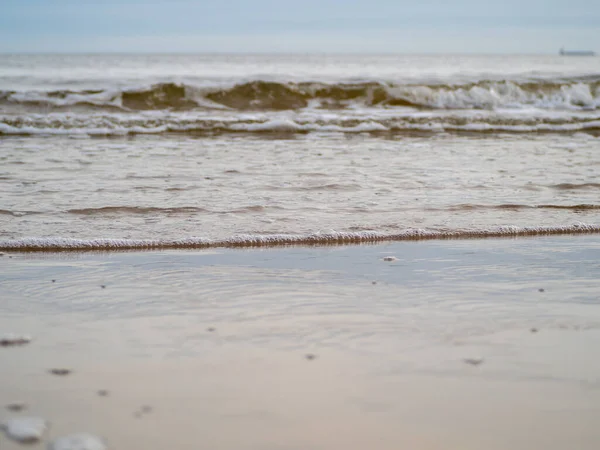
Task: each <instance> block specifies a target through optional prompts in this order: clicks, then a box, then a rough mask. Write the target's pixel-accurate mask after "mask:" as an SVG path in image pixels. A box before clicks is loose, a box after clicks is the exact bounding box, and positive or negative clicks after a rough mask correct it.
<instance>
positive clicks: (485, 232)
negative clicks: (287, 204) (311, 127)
mask: <svg viewBox="0 0 600 450" xmlns="http://www.w3.org/2000/svg"><path fill="white" fill-rule="evenodd" d="M590 233H600V225H594V224H585V223H581V222H578V223H574V224H572V225H565V226H552V227H548V226H539V227H518V226H512V225H507V226H498V227H493V228H485V229H476V228H474V229H456V230H431V229H419V228H409V229H406V230H403V231H400V232H398V233H392V234H389V233H381V232H378V231H360V232H341V231H329V232H316V233H310V234H273V235H260V234H258V235H244V234H243V235H236V236H233V237H231V238H229V239H207V238H200V237H189V238H181V239H137V240H136V239H72V238H23V239H14V240H2V241H0V250H9V251H24V252H28V251H86V250H151V249H177V248H181V249H185V248H217V247H261V246H265V247H267V246H281V245H328V244H350V243H366V242H383V241H409V240H434V239H467V238H489V237H518V236H541V235H561V234H590Z"/></svg>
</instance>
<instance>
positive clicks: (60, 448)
mask: <svg viewBox="0 0 600 450" xmlns="http://www.w3.org/2000/svg"><path fill="white" fill-rule="evenodd" d="M107 449H108V447H107V446H106V443H105V442H104V440H103V439H101V438H99V437H98V436H94V435H93V434H89V433H77V434H70V435H68V436H63V437H61V438H58V439H56V440H55V441H54V442H51V443H50V444H48V450H107Z"/></svg>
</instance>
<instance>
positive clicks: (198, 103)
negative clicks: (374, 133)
mask: <svg viewBox="0 0 600 450" xmlns="http://www.w3.org/2000/svg"><path fill="white" fill-rule="evenodd" d="M355 104H362V105H367V106H382V107H410V108H418V109H494V108H524V107H535V108H540V109H550V110H551V109H569V110H573V109H574V110H594V109H598V108H600V77H587V78H584V79H581V78H574V79H563V80H554V81H548V80H544V81H537V82H536V81H528V82H517V81H509V80H507V81H492V80H482V81H478V82H473V83H467V84H396V83H391V82H390V83H386V82H381V81H365V82H358V83H349V82H340V83H323V82H275V81H265V80H255V81H250V82H246V83H240V84H235V85H233V86H212V87H197V86H192V85H186V84H176V83H158V84H154V85H151V86H140V87H138V88H127V89H114V88H111V89H97V90H82V91H74V90H59V91H0V105H2V106H3V107H4V108H7V107H10V106H21V107H29V108H34V109H37V110H40V111H47V110H71V109H74V108H83V109H92V110H102V109H106V110H110V111H114V110H120V111H151V110H175V111H182V110H190V109H197V108H220V109H232V110H241V111H264V110H275V111H282V110H298V109H303V108H307V107H315V106H316V107H319V108H323V109H343V108H348V107H352V106H353V105H355Z"/></svg>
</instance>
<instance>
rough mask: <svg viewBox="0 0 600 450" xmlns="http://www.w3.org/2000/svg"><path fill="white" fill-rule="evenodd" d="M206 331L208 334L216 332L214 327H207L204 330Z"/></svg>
mask: <svg viewBox="0 0 600 450" xmlns="http://www.w3.org/2000/svg"><path fill="white" fill-rule="evenodd" d="M206 331H208V332H209V333H214V332H215V331H217V329H216V328H214V327H209V328H207V329H206Z"/></svg>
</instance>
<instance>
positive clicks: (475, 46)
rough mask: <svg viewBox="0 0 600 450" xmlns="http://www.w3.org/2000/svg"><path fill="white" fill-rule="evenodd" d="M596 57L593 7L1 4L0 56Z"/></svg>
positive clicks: (256, 1)
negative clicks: (576, 53) (561, 53)
mask: <svg viewBox="0 0 600 450" xmlns="http://www.w3.org/2000/svg"><path fill="white" fill-rule="evenodd" d="M561 46H565V47H566V48H569V49H586V50H587V49H591V50H597V51H600V1H598V0H593V1H592V0H570V1H568V2H567V1H564V0H561V1H558V0H543V1H542V0H521V1H519V0H496V1H495V2H489V1H488V2H486V1H485V0H478V1H477V0H457V1H454V2H452V1H442V0H423V1H417V0H413V1H410V2H409V1H403V0H396V1H393V0H368V1H367V0H354V1H353V0H346V1H342V0H296V1H286V0H279V1H274V0H229V1H227V0H220V1H218V0H172V1H166V0H146V1H141V0H121V1H114V0H107V1H102V0H96V1H89V0H77V1H76V0H0V52H153V51H154V52H398V53H443V52H452V53H556V51H557V50H558V49H559V48H560V47H561Z"/></svg>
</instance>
